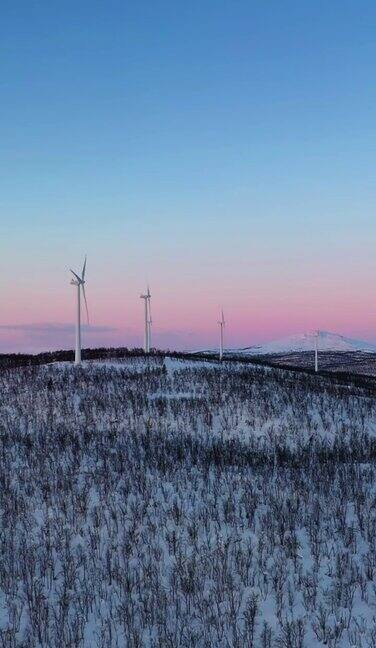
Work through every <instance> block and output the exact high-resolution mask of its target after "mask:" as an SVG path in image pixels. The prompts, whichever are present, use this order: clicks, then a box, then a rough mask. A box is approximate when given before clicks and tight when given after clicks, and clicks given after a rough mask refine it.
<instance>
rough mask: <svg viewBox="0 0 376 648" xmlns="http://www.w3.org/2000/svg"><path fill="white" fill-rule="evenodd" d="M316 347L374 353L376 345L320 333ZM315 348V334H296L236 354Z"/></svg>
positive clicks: (294, 351) (241, 350)
mask: <svg viewBox="0 0 376 648" xmlns="http://www.w3.org/2000/svg"><path fill="white" fill-rule="evenodd" d="M318 346H319V349H320V350H321V351H368V352H372V351H373V352H375V351H376V345H375V344H371V343H370V342H364V341H362V340H353V339H352V338H347V337H344V336H343V335H338V334H337V333H329V332H328V331H320V333H319V339H318ZM314 347H315V332H314V331H310V332H308V333H297V334H295V335H290V336H288V337H285V338H282V339H280V340H274V341H272V342H267V343H266V344H262V345H260V346H252V347H247V348H245V349H237V352H238V353H245V354H256V353H257V354H264V353H265V354H267V353H297V352H299V351H312V349H314Z"/></svg>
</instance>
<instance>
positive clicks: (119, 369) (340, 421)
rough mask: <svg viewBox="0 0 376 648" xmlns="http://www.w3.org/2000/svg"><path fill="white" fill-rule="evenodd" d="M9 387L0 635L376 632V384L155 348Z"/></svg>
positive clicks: (297, 646) (364, 638) (358, 640)
mask: <svg viewBox="0 0 376 648" xmlns="http://www.w3.org/2000/svg"><path fill="white" fill-rule="evenodd" d="M0 390H1V392H0V393H1V402H0V516H1V527H0V647H1V646H2V647H7V648H8V647H9V648H16V647H19V648H21V647H22V648H27V647H43V648H58V647H59V648H78V647H81V646H82V647H85V648H89V647H90V648H91V647H95V646H98V647H101V648H102V647H103V648H112V647H118V648H123V647H127V648H128V647H129V648H141V647H144V646H145V647H146V648H149V647H156V648H157V647H158V648H165V647H170V648H178V647H183V646H184V647H187V648H192V647H196V646H197V647H198V648H201V647H202V648H204V647H205V648H209V647H210V648H211V647H212V648H222V647H227V648H232V647H234V648H237V647H239V648H243V647H254V648H281V647H282V648H301V647H303V646H306V647H307V648H310V647H314V646H329V647H334V646H338V647H343V648H349V647H350V646H355V647H359V648H361V647H366V648H368V647H370V648H371V647H374V648H375V647H376V584H375V582H376V579H375V576H376V482H375V478H376V468H375V457H376V400H375V397H374V396H372V394H370V393H368V392H362V390H361V389H360V388H354V389H353V388H347V387H343V386H338V385H337V386H336V385H335V384H334V383H333V384H331V383H330V381H329V380H328V379H322V378H318V377H315V376H307V375H304V374H293V373H289V372H287V371H282V370H274V369H263V368H262V367H253V366H251V365H242V364H231V363H226V362H225V363H223V364H222V365H219V364H215V363H213V364H210V363H207V362H204V361H198V362H195V361H182V360H172V359H165V360H163V358H158V357H155V358H149V359H146V360H145V359H143V358H134V359H133V360H125V361H122V362H110V361H103V362H92V363H86V364H84V366H83V367H82V368H81V369H75V368H73V367H72V366H71V365H64V364H62V363H59V364H54V365H49V366H41V367H31V368H25V369H17V370H7V371H3V372H2V373H1V374H0Z"/></svg>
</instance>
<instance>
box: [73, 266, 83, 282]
mask: <svg viewBox="0 0 376 648" xmlns="http://www.w3.org/2000/svg"><path fill="white" fill-rule="evenodd" d="M71 273H72V275H74V276H75V277H76V279H77V281H79V282H80V283H81V279H80V277H79V276H78V274H76V273H75V272H73V270H72V268H71Z"/></svg>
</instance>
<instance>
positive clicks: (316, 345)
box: [315, 331, 320, 373]
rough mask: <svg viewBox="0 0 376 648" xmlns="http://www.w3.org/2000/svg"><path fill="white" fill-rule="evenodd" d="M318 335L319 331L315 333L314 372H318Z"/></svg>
mask: <svg viewBox="0 0 376 648" xmlns="http://www.w3.org/2000/svg"><path fill="white" fill-rule="evenodd" d="M319 335H320V331H315V372H316V373H317V372H318V370H319Z"/></svg>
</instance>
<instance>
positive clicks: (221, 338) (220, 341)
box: [218, 310, 225, 360]
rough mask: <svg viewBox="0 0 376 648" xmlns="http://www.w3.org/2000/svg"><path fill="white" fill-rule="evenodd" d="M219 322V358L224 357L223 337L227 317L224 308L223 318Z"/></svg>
mask: <svg viewBox="0 0 376 648" xmlns="http://www.w3.org/2000/svg"><path fill="white" fill-rule="evenodd" d="M218 324H219V359H220V360H222V358H223V339H224V332H225V318H224V315H223V310H222V311H221V319H220V320H219V322H218Z"/></svg>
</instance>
